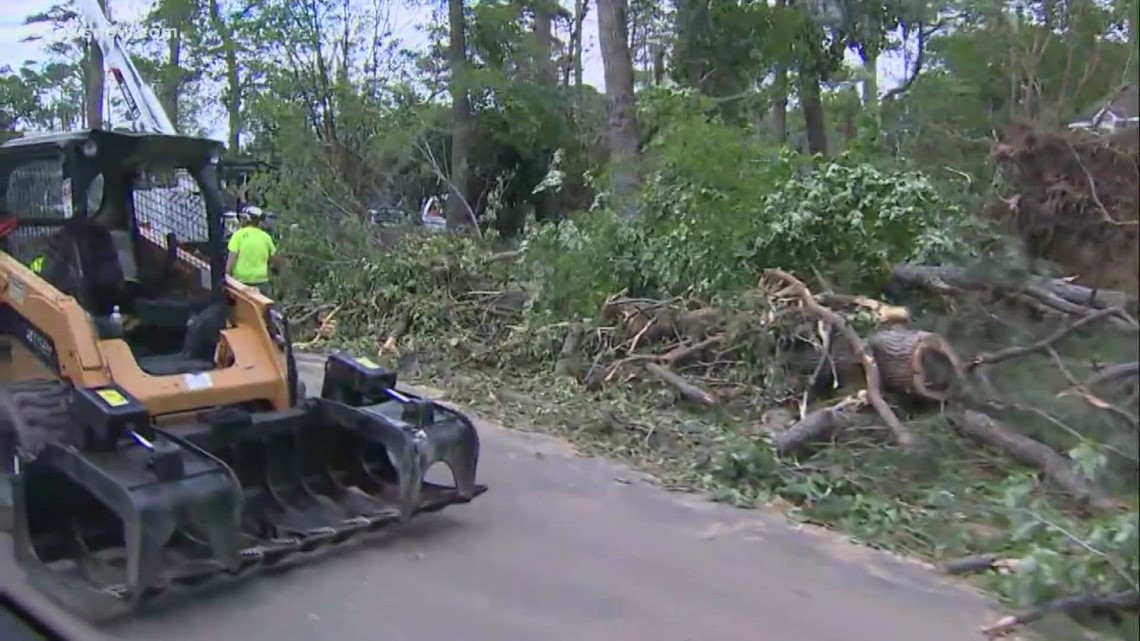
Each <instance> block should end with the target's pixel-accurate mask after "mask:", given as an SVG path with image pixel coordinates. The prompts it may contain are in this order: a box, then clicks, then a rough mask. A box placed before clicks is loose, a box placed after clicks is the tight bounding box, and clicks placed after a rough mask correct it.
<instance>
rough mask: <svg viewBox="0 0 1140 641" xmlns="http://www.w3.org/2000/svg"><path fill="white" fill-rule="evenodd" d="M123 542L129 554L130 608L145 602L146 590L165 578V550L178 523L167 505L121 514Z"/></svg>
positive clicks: (128, 588)
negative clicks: (163, 553) (163, 568)
mask: <svg viewBox="0 0 1140 641" xmlns="http://www.w3.org/2000/svg"><path fill="white" fill-rule="evenodd" d="M120 516H122V517H123V539H124V541H125V542H126V548H127V549H126V553H127V590H128V594H129V596H128V598H129V600H130V603H131V606H132V607H134V606H135V605H137V604H138V603H139V601H140V600H141V599H142V597H143V595H144V594H145V593H146V590H147V588H149V587H151V586H154V585H156V584H157V583H159V581H158V579H159V577H161V576H162V549H163V548H164V547H166V543H167V542H168V541H170V537H171V536H172V535H173V534H174V530H175V529H176V528H177V525H178V522H177V520H176V519H175V518H174V515H172V514H171V513H170V511H169V508H168V506H164V505H154V506H145V507H141V508H140V509H138V510H137V511H135V512H134V513H133V514H122V515H120Z"/></svg>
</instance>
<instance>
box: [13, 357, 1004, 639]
mask: <svg viewBox="0 0 1140 641" xmlns="http://www.w3.org/2000/svg"><path fill="white" fill-rule="evenodd" d="M304 375H305V378H306V379H308V385H309V389H310V390H317V389H320V386H319V384H318V383H319V377H320V369H319V367H312V366H311V365H306V366H305V368H304ZM480 430H481V435H482V438H483V443H484V447H483V451H484V454H483V460H482V461H481V464H482V465H481V469H480V480H481V481H482V482H484V483H486V484H488V485H489V486H490V488H491V489H490V491H489V492H488V493H487V494H485V495H484V496H483V497H481V498H480V499H477V500H476V501H475V502H474V503H471V504H469V505H466V506H458V507H453V508H449V509H448V510H446V511H445V512H443V513H440V514H436V515H429V516H425V517H421V518H419V519H417V520H416V521H413V522H412V523H409V524H407V526H406V527H405V528H403V530H402V531H401V532H400V533H399V534H398V535H393V536H392V537H390V538H388V539H385V540H381V541H378V542H376V543H373V544H369V545H367V546H364V547H357V548H355V549H350V550H346V551H344V552H343V553H341V554H338V555H335V556H331V557H327V558H325V559H324V560H323V561H319V562H315V563H311V564H307V565H302V566H300V567H296V568H294V569H292V570H290V571H288V572H285V573H281V574H278V575H276V576H273V577H264V576H263V577H255V578H253V579H252V580H248V581H243V582H241V583H239V584H238V585H236V586H232V587H227V588H226V589H220V590H217V591H214V592H211V593H209V594H200V595H198V596H196V597H194V598H193V599H190V600H186V601H185V602H183V603H181V604H179V605H180V607H179V608H177V609H173V608H169V609H167V610H166V611H160V612H154V613H150V614H148V615H146V616H144V617H143V618H141V619H139V620H135V621H133V622H130V623H128V624H125V625H120V626H118V627H115V628H113V629H110V630H107V631H106V632H105V633H104V634H105V636H99V635H98V634H97V633H94V632H93V631H89V632H88V634H89V635H90V638H91V639H92V640H93V641H94V640H95V639H100V640H102V639H111V638H114V639H121V640H136V639H137V640H148V641H150V640H161V641H215V640H217V639H222V640H226V641H229V640H233V641H262V640H264V641H309V640H317V639H336V640H337V641H443V640H445V639H455V640H457V641H584V640H590V641H713V640H716V641H756V640H757V639H763V640H764V641H864V640H868V641H869V640H875V641H895V640H898V641H915V640H916V639H921V640H922V641H976V640H977V639H979V638H980V637H979V636H978V635H977V633H976V632H975V630H977V627H978V625H979V624H981V623H983V622H984V621H985V620H987V619H989V618H990V617H991V616H992V614H990V613H989V612H988V611H987V607H986V604H985V603H984V602H983V601H982V599H981V598H979V597H978V596H976V595H975V594H973V593H971V592H968V591H966V590H964V589H961V588H957V587H953V586H950V585H947V584H945V583H943V582H942V581H941V580H940V579H939V578H938V577H936V576H934V575H933V574H931V573H929V572H927V571H925V570H923V569H922V568H920V567H918V566H916V565H914V564H910V563H904V562H900V561H895V560H893V559H890V558H887V557H885V556H881V555H877V554H874V553H872V552H870V551H867V550H862V549H858V548H855V547H853V546H851V545H848V544H845V543H842V542H839V541H838V540H837V539H836V538H835V537H833V536H831V535H827V534H823V533H820V532H817V531H811V530H796V529H793V528H791V527H789V526H787V525H786V524H785V523H784V521H783V519H782V518H781V517H779V516H776V515H771V514H766V513H762V512H757V511H744V510H735V509H732V508H729V507H726V506H722V505H714V504H711V503H707V502H705V501H702V500H700V499H698V498H696V497H691V496H686V495H677V494H670V493H667V492H664V491H662V490H660V489H658V488H656V487H653V486H652V485H651V484H649V483H645V482H643V481H642V480H640V479H639V477H638V475H637V474H636V473H634V472H631V471H630V470H628V469H625V468H622V467H619V466H616V465H614V464H611V463H607V462H605V461H601V460H596V459H586V458H581V457H577V456H575V455H574V454H573V452H572V451H571V450H570V449H569V448H568V447H566V446H565V445H563V444H561V443H559V442H557V441H554V440H552V439H548V438H544V437H539V436H537V435H528V434H523V433H519V432H514V431H508V430H505V429H503V428H500V427H496V426H494V425H491V424H487V423H482V424H481V425H480ZM630 481H632V482H630ZM7 543H8V542H7V541H6V540H0V547H2V548H3V554H0V576H5V575H6V576H11V574H10V571H11V559H10V556H9V553H8V551H7V549H8V546H7ZM31 598H32V599H33V600H34V601H35V603H36V604H37V605H39V606H41V607H45V608H48V609H52V608H51V606H50V605H44V602H43V600H42V599H38V598H36V597H35V596H34V595H33V596H32V597H31Z"/></svg>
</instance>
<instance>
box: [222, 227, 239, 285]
mask: <svg viewBox="0 0 1140 641" xmlns="http://www.w3.org/2000/svg"><path fill="white" fill-rule="evenodd" d="M240 234H241V230H238V231H237V232H236V233H234V235H233V236H230V243H229V247H228V248H227V249H229V251H230V253H229V255H228V256H226V275H227V276H233V275H234V265H236V264H237V259H238V248H240V247H241V236H240Z"/></svg>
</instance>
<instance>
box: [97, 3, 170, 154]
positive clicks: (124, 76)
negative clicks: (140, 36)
mask: <svg viewBox="0 0 1140 641" xmlns="http://www.w3.org/2000/svg"><path fill="white" fill-rule="evenodd" d="M76 4H77V5H78V6H79V11H80V13H81V14H83V18H84V20H85V21H86V22H87V24H88V26H89V27H90V29H91V33H92V36H93V37H94V39H95V42H96V44H98V45H99V49H100V50H101V51H102V52H103V58H104V63H105V64H106V65H107V68H108V69H109V70H110V71H111V75H112V76H114V77H115V82H116V83H117V84H118V85H119V90H120V91H122V92H123V97H124V98H126V101H127V108H128V109H130V111H131V117H132V118H133V119H134V120H135V121H137V122H141V123H142V125H143V127H145V128H146V129H147V130H149V131H151V132H153V133H161V134H169V135H178V129H177V128H175V126H174V123H172V122H171V121H170V116H168V115H167V113H166V110H165V109H163V107H162V103H161V102H159V100H158V96H156V95H155V94H154V91H152V90H151V88H150V86H149V85H147V84H146V82H145V81H144V80H143V78H142V75H141V74H139V70H138V69H137V68H136V67H135V63H134V62H132V61H131V56H130V54H128V53H127V50H126V48H125V47H123V42H122V38H120V37H119V34H117V33H115V27H114V25H113V24H112V23H111V21H110V20H108V19H107V16H106V14H104V13H103V9H102V7H100V6H99V2H98V0H76Z"/></svg>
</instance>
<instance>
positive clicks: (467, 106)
mask: <svg viewBox="0 0 1140 641" xmlns="http://www.w3.org/2000/svg"><path fill="white" fill-rule="evenodd" d="M463 9H464V7H463V0H448V2H447V24H448V39H447V40H448V45H447V63H448V68H449V70H450V72H451V80H450V89H451V120H452V133H451V172H450V176H449V177H448V182H449V188H450V195H449V197H448V199H447V226H448V228H449V229H455V230H471V231H473V230H472V229H471V228H472V222H473V221H472V218H474V215H473V214H472V212H471V211H470V209H469V207H468V204H467V162H468V158H467V155H468V153H469V149H470V146H471V130H472V117H471V98H470V96H469V94H468V87H467V84H468V83H469V82H470V78H469V77H468V74H467V31H466V30H467V24H466V23H467V20H466V18H465V16H464V11H463Z"/></svg>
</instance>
